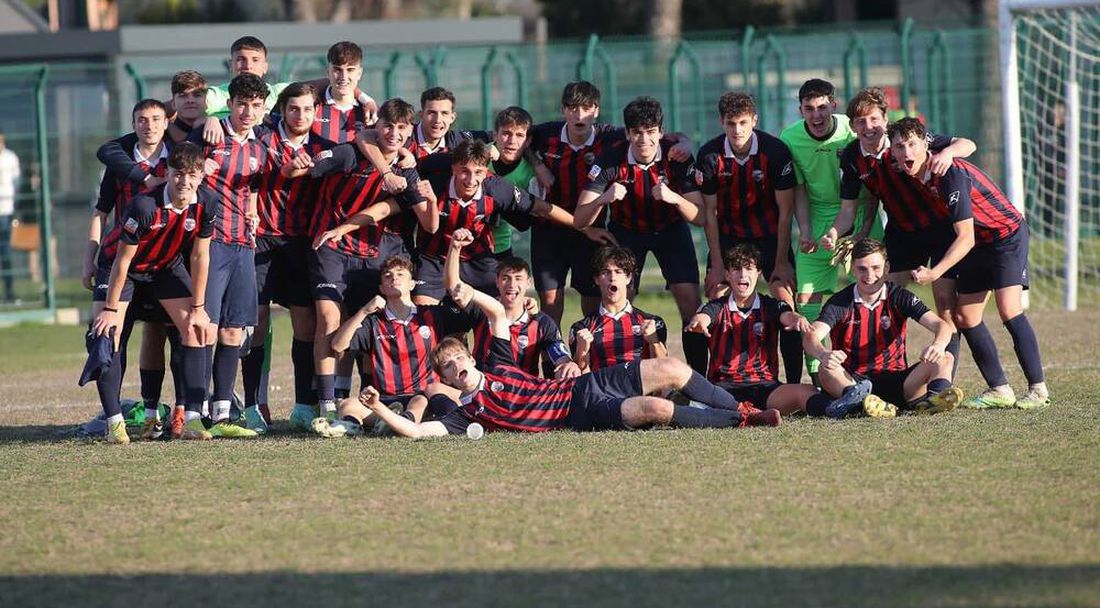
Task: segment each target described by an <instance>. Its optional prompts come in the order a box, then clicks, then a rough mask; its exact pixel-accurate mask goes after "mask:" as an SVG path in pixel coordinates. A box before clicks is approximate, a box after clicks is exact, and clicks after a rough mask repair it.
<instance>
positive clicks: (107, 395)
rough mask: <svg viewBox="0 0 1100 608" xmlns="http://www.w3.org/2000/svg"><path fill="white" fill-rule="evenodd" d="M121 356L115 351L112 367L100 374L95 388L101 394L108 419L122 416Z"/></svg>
mask: <svg viewBox="0 0 1100 608" xmlns="http://www.w3.org/2000/svg"><path fill="white" fill-rule="evenodd" d="M120 360H121V355H120V354H119V351H117V350H116V351H115V352H114V353H113V354H112V355H111V365H110V366H108V367H107V369H105V370H103V371H102V372H100V373H99V379H98V380H96V383H95V387H96V390H97V391H98V392H99V402H100V403H102V404H103V413H105V414H107V417H108V418H110V417H111V416H115V415H120V414H122V404H120V403H119V393H121V392H122V364H121V362H120Z"/></svg>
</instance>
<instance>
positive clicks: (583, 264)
mask: <svg viewBox="0 0 1100 608" xmlns="http://www.w3.org/2000/svg"><path fill="white" fill-rule="evenodd" d="M599 248H600V245H599V243H596V242H595V241H593V240H592V239H590V238H588V237H586V236H584V235H583V234H581V233H580V232H578V231H576V230H571V229H569V228H566V227H564V226H557V225H554V224H546V223H538V224H535V225H534V226H532V227H531V273H532V274H533V275H534V279H535V290H536V291H538V292H539V293H542V292H545V291H551V290H554V289H565V279H566V276H568V277H569V286H570V287H572V288H573V289H575V290H577V293H579V294H581V295H582V296H587V297H593V298H598V297H600V289H599V288H598V287H596V281H595V278H594V275H593V273H592V258H593V256H595V255H596V250H597V249H599Z"/></svg>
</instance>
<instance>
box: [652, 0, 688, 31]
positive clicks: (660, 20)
mask: <svg viewBox="0 0 1100 608" xmlns="http://www.w3.org/2000/svg"><path fill="white" fill-rule="evenodd" d="M652 2H653V5H652V10H651V11H650V17H649V35H650V36H653V37H655V38H658V39H660V40H665V41H670V40H675V39H677V38H679V37H680V25H681V17H682V12H683V8H684V2H683V0H652Z"/></svg>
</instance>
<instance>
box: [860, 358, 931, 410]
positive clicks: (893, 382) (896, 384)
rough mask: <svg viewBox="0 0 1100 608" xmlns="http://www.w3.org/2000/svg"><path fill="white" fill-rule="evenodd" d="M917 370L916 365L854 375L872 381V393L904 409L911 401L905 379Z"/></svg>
mask: <svg viewBox="0 0 1100 608" xmlns="http://www.w3.org/2000/svg"><path fill="white" fill-rule="evenodd" d="M916 368H917V366H916V365H915V364H914V365H910V366H909V367H907V368H906V369H903V370H897V371H883V372H877V373H866V374H853V376H855V377H856V378H866V379H868V380H870V381H871V392H872V393H874V394H876V395H878V396H879V397H881V398H882V400H883V401H885V402H886V403H892V404H894V405H896V406H898V407H899V408H904V407H906V406H907V405H908V404H909V400H908V399H906V398H905V379H906V378H908V377H909V374H911V373H913V370H914V369H916Z"/></svg>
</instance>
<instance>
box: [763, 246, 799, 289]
mask: <svg viewBox="0 0 1100 608" xmlns="http://www.w3.org/2000/svg"><path fill="white" fill-rule="evenodd" d="M780 255H782V254H780ZM769 283H779V287H780V288H782V289H787V290H788V291H791V292H794V267H793V266H791V263H790V262H788V261H787V260H783V261H781V262H776V263H775V269H774V270H772V278H771V281H769Z"/></svg>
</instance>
